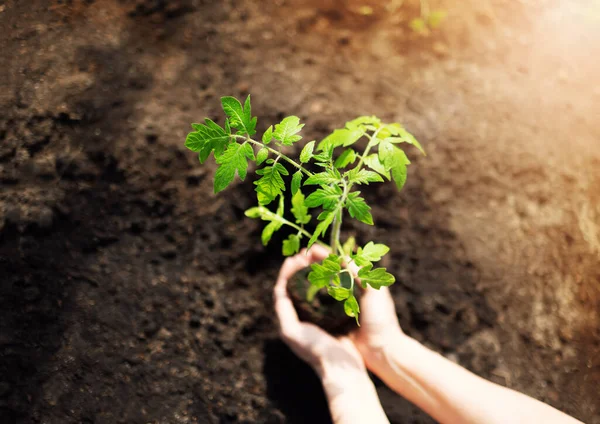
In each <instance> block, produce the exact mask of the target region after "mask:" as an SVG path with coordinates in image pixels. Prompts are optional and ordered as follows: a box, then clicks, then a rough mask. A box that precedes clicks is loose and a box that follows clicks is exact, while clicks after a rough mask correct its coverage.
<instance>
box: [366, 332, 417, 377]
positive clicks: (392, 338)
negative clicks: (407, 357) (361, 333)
mask: <svg viewBox="0 0 600 424" xmlns="http://www.w3.org/2000/svg"><path fill="white" fill-rule="evenodd" d="M412 340H413V339H411V338H410V337H409V336H407V335H406V334H404V333H403V332H402V331H401V330H400V329H398V331H391V332H388V333H386V334H385V335H381V337H379V338H378V341H377V342H376V343H370V344H369V345H368V346H367V347H366V348H364V349H361V354H362V355H363V358H364V360H365V364H366V365H367V368H368V369H369V370H370V371H372V372H374V373H375V374H377V375H378V376H381V373H383V372H385V371H386V370H387V368H388V365H389V362H390V361H393V360H395V359H397V356H398V355H401V354H402V352H404V351H405V350H406V349H407V346H408V345H409V344H410V343H411V341H412Z"/></svg>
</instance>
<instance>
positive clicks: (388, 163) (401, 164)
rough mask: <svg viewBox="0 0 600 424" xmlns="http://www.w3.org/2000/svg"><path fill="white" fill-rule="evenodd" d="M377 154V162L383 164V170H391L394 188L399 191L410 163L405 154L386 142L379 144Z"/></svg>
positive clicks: (404, 181)
mask: <svg viewBox="0 0 600 424" xmlns="http://www.w3.org/2000/svg"><path fill="white" fill-rule="evenodd" d="M378 153H379V161H380V162H381V163H382V164H383V166H384V167H385V169H387V170H391V172H392V178H393V179H394V182H395V183H396V187H397V188H398V190H401V189H402V187H404V184H405V183H406V175H407V168H406V166H407V165H408V164H409V163H410V161H409V160H408V157H407V156H406V153H404V151H402V150H401V149H399V148H397V147H396V146H394V145H393V144H392V143H390V142H389V141H386V140H383V141H382V142H381V143H380V144H379V152H378Z"/></svg>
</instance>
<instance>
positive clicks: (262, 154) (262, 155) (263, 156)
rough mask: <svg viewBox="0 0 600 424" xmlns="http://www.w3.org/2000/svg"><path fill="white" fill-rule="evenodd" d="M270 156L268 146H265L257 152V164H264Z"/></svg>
mask: <svg viewBox="0 0 600 424" xmlns="http://www.w3.org/2000/svg"><path fill="white" fill-rule="evenodd" d="M268 157H269V150H268V149H267V148H266V147H263V148H262V149H260V150H259V151H258V153H257V154H256V164H257V165H260V164H262V163H263V162H264V161H265V160H267V158H268Z"/></svg>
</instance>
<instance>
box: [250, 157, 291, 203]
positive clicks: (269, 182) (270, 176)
mask: <svg viewBox="0 0 600 424" xmlns="http://www.w3.org/2000/svg"><path fill="white" fill-rule="evenodd" d="M256 173H257V174H258V175H262V177H261V178H260V179H259V180H258V181H255V182H254V184H255V185H256V188H255V189H254V190H255V191H256V195H257V197H258V203H259V204H260V205H268V204H269V203H271V202H272V201H273V200H275V198H276V197H277V196H279V195H280V194H281V193H282V192H283V191H285V182H284V181H283V178H282V177H281V175H289V172H288V171H287V169H285V167H284V166H283V165H282V164H280V163H276V164H274V165H273V166H265V167H264V168H262V169H259V170H257V171H256Z"/></svg>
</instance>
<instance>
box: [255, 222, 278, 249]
mask: <svg viewBox="0 0 600 424" xmlns="http://www.w3.org/2000/svg"><path fill="white" fill-rule="evenodd" d="M282 225H283V223H281V222H280V221H271V222H269V223H268V224H267V226H266V227H265V228H264V230H263V232H262V235H261V237H260V238H261V240H262V244H263V246H266V245H267V244H268V243H269V241H270V240H271V237H272V236H273V233H274V232H275V231H277V230H279V229H280V228H281V226H282Z"/></svg>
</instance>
